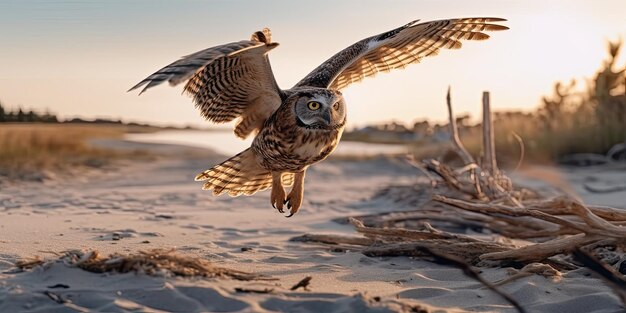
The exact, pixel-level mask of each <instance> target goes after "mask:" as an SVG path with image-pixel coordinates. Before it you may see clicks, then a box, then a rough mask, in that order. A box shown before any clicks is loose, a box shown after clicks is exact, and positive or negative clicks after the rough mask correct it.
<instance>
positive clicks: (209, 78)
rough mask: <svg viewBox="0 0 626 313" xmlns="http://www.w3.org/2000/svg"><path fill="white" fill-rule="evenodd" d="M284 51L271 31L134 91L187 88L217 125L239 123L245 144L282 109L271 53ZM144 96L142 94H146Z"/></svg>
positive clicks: (202, 56) (179, 66) (175, 66)
mask: <svg viewBox="0 0 626 313" xmlns="http://www.w3.org/2000/svg"><path fill="white" fill-rule="evenodd" d="M276 46H278V43H272V42H271V33H270V31H269V29H267V28H265V29H263V30H262V31H258V32H255V33H254V34H252V38H251V40H242V41H239V42H233V43H229V44H225V45H221V46H216V47H212V48H208V49H205V50H202V51H198V52H196V53H193V54H190V55H188V56H185V57H183V58H181V59H180V60H178V61H176V62H174V63H172V64H170V65H168V66H166V67H164V68H162V69H160V70H158V71H157V72H155V73H154V74H152V75H150V76H148V77H147V78H146V79H144V80H142V81H141V82H139V83H138V84H137V85H135V86H134V87H132V88H131V89H130V90H129V91H131V90H134V89H137V88H140V87H144V88H143V89H142V90H141V93H143V92H144V91H146V90H147V89H149V88H151V87H154V86H157V85H159V84H161V83H163V82H166V81H167V82H169V84H170V85H172V86H176V85H178V84H180V83H182V82H184V81H186V82H187V83H186V84H185V87H184V92H185V93H186V94H188V95H190V96H191V97H192V98H193V101H194V103H195V105H196V107H197V108H198V109H199V110H200V112H201V114H202V116H203V117H204V118H206V119H207V120H209V121H212V122H215V123H225V122H229V121H232V120H234V119H235V118H239V121H238V123H237V125H236V126H235V134H237V136H239V137H241V138H245V137H247V136H248V135H249V134H250V133H252V132H253V131H255V130H258V129H260V128H261V127H262V126H263V123H264V122H265V120H266V119H267V118H268V117H269V116H270V115H271V114H272V113H273V112H274V111H275V110H276V109H278V107H279V106H280V103H281V98H280V96H281V93H282V91H281V90H280V89H279V88H278V85H277V84H276V80H275V79H274V74H273V73H272V68H271V66H270V63H269V59H268V58H267V53H268V52H269V51H270V50H271V49H273V48H275V47H276ZM141 93H140V94H141Z"/></svg>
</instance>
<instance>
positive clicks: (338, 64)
mask: <svg viewBox="0 0 626 313" xmlns="http://www.w3.org/2000/svg"><path fill="white" fill-rule="evenodd" d="M504 21H506V20H505V19H501V18H462V19H450V20H439V21H431V22H425V23H419V24H417V21H413V22H411V23H408V24H405V25H403V26H401V27H398V28H396V29H393V30H390V31H388V32H384V33H382V34H379V35H376V36H372V37H369V38H366V39H363V40H361V41H358V42H357V43H355V44H353V45H352V46H349V47H348V48H346V49H344V50H342V51H340V52H339V53H337V54H335V55H334V56H333V57H331V58H330V59H328V60H327V61H326V62H324V63H322V64H321V65H320V66H318V67H317V68H316V69H314V70H313V71H312V72H311V73H309V74H308V75H307V76H306V77H305V78H304V79H302V80H301V81H300V82H298V83H297V84H296V86H298V87H302V86H311V87H322V88H331V89H342V88H345V87H346V86H348V85H350V84H351V83H354V82H358V81H361V80H363V79H364V78H366V77H370V76H374V75H376V73H378V72H388V71H391V70H392V69H397V68H405V67H406V66H408V65H409V64H412V63H418V62H420V61H421V59H423V58H424V57H428V56H435V55H437V54H438V53H439V51H440V49H459V48H461V46H462V44H461V40H485V39H488V38H489V35H487V34H485V33H484V32H485V31H500V30H506V29H508V27H506V26H503V25H499V24H494V23H497V22H504Z"/></svg>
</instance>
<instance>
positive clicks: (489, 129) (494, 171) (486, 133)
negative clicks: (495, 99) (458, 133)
mask: <svg viewBox="0 0 626 313" xmlns="http://www.w3.org/2000/svg"><path fill="white" fill-rule="evenodd" d="M495 146H496V144H495V139H494V134H493V121H492V120H491V104H490V103H489V92H488V91H483V158H484V162H483V164H482V168H483V169H484V170H486V171H487V173H489V174H490V175H492V176H494V177H495V176H497V175H498V174H499V171H498V163H497V161H496V148H495Z"/></svg>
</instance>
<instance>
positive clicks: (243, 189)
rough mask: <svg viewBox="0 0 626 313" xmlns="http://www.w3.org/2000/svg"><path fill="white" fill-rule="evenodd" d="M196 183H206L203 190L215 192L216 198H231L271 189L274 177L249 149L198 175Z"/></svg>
mask: <svg viewBox="0 0 626 313" xmlns="http://www.w3.org/2000/svg"><path fill="white" fill-rule="evenodd" d="M283 179H284V178H283ZM196 181H206V182H205V183H204V186H203V187H202V189H204V190H213V195H216V196H219V195H221V194H224V193H228V195H229V196H231V197H237V196H240V195H246V196H250V195H253V194H255V193H256V192H258V191H262V190H265V189H267V188H269V187H271V186H272V175H271V174H270V172H269V171H268V170H266V169H264V168H262V167H261V166H260V165H259V163H258V162H257V161H256V157H255V155H254V152H253V151H252V149H250V148H248V149H246V150H244V151H243V152H241V153H239V154H237V155H235V156H234V157H232V158H230V159H228V160H226V161H224V162H222V163H221V164H218V165H216V166H214V167H213V168H211V169H208V170H206V171H204V172H202V173H200V174H198V175H197V176H196Z"/></svg>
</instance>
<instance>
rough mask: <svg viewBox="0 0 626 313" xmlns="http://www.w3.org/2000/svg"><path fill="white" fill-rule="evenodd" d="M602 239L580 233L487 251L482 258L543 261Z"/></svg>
mask: <svg viewBox="0 0 626 313" xmlns="http://www.w3.org/2000/svg"><path fill="white" fill-rule="evenodd" d="M600 239H602V237H601V236H595V235H586V234H578V235H573V236H569V237H564V238H558V239H553V240H550V241H546V242H542V243H537V244H534V245H528V246H524V247H521V248H518V249H515V250H508V251H502V252H491V253H485V254H483V255H481V256H480V259H481V260H491V261H498V260H514V261H518V262H542V261H544V260H545V259H546V258H549V257H551V256H553V255H557V254H561V253H567V252H569V251H571V250H572V249H574V248H575V247H579V246H584V245H587V244H590V243H592V242H594V241H598V240H600Z"/></svg>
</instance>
